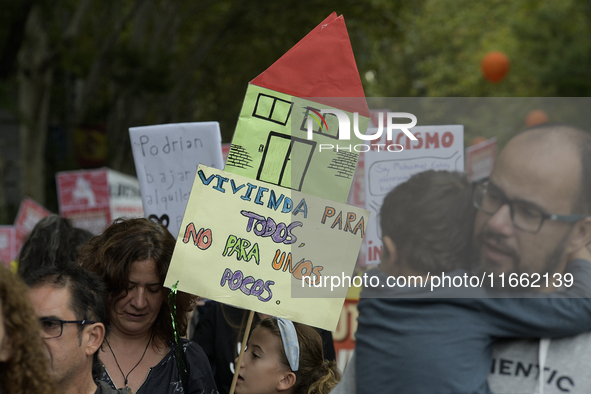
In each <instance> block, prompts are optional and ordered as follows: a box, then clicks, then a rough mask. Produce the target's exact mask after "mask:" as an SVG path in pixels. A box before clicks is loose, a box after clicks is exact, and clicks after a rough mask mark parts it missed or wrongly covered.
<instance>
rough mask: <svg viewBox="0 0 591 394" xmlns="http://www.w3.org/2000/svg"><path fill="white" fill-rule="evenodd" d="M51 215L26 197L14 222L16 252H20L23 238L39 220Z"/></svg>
mask: <svg viewBox="0 0 591 394" xmlns="http://www.w3.org/2000/svg"><path fill="white" fill-rule="evenodd" d="M49 215H51V212H50V211H48V210H47V209H46V208H45V207H44V206H42V205H41V204H39V203H37V202H36V201H35V200H32V199H30V198H28V197H26V198H25V199H24V200H23V201H22V202H21V206H20V208H19V209H18V213H17V215H16V219H15V220H14V228H15V233H16V251H17V253H18V252H19V251H20V248H21V245H22V244H23V242H24V240H25V238H26V237H27V235H29V233H30V232H31V231H33V228H34V227H35V225H36V224H37V223H39V221H40V220H41V219H43V218H44V217H46V216H49Z"/></svg>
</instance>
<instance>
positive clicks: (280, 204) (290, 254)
mask: <svg viewBox="0 0 591 394" xmlns="http://www.w3.org/2000/svg"><path fill="white" fill-rule="evenodd" d="M368 219H369V212H367V211H366V210H363V209H360V208H356V207H352V206H348V205H345V204H341V203H337V202H334V201H329V200H326V199H322V198H319V197H316V196H311V195H308V194H304V193H299V192H295V191H292V190H290V189H286V188H281V187H278V186H274V185H270V184H268V183H263V182H257V181H254V180H252V179H249V178H245V177H241V176H238V175H234V174H230V173H227V172H223V171H219V170H215V169H213V168H209V167H206V166H203V165H200V166H199V170H198V172H197V176H196V178H195V181H194V183H193V188H192V190H191V196H190V197H189V202H188V204H187V209H186V211H185V216H184V218H183V223H182V226H181V231H180V234H179V237H178V239H177V243H176V247H175V250H174V254H173V257H172V262H171V265H170V268H169V270H168V274H167V277H166V281H165V283H164V285H165V286H167V287H171V286H172V285H174V284H175V283H177V282H178V289H179V290H181V291H185V292H189V293H192V294H197V295H200V296H203V297H206V298H210V299H213V300H216V301H220V302H223V303H226V304H230V305H234V306H237V307H240V308H244V309H250V310H254V311H257V312H262V313H266V314H269V315H273V316H279V317H284V318H287V319H290V320H294V321H298V322H302V323H305V324H309V325H312V326H316V327H321V328H325V329H327V330H331V331H332V330H334V329H335V327H336V325H337V322H338V318H339V314H340V310H341V306H342V304H343V300H344V297H345V294H346V291H347V287H346V286H345V287H341V288H339V289H335V290H334V291H333V289H332V288H331V286H330V282H329V283H328V285H324V286H322V285H323V281H324V283H326V280H325V279H324V278H325V277H326V278H329V277H331V276H339V277H341V276H342V275H349V276H350V275H352V272H353V268H354V265H355V260H356V258H357V253H358V251H359V247H360V245H361V242H362V239H363V236H364V233H365V230H366V223H367V221H368ZM306 276H309V277H310V278H311V282H304V280H305V279H303V278H305V277H306ZM318 283H320V285H321V286H320V287H318V288H315V287H314V286H312V284H316V285H318ZM327 286H328V287H327ZM304 297H316V298H304ZM319 297H320V298H319Z"/></svg>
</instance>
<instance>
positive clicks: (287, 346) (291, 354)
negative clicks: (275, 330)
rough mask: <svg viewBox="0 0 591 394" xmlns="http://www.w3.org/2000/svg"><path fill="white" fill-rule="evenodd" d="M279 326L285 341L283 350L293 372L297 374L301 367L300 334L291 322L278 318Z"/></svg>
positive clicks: (282, 338)
mask: <svg viewBox="0 0 591 394" xmlns="http://www.w3.org/2000/svg"><path fill="white" fill-rule="evenodd" d="M277 325H278V326H279V331H280V332H281V340H282V341H283V349H284V350H285V355H286V356H287V361H288V362H289V366H290V368H291V370H292V371H293V372H297V370H298V369H299V366H300V343H299V342H298V334H297V333H296V329H295V326H294V325H293V323H292V322H291V321H290V320H287V319H283V318H281V317H278V318H277Z"/></svg>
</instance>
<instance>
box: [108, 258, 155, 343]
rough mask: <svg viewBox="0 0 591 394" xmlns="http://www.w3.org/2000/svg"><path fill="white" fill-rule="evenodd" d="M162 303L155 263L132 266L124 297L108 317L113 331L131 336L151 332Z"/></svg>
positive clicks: (141, 262) (138, 263) (149, 261)
mask: <svg viewBox="0 0 591 394" xmlns="http://www.w3.org/2000/svg"><path fill="white" fill-rule="evenodd" d="M163 301H164V292H163V289H162V283H160V278H159V277H158V272H157V271H156V263H155V262H154V260H143V261H136V262H134V263H132V264H131V267H130V271H129V288H128V289H127V295H126V296H125V297H123V298H121V299H119V300H117V302H115V305H114V308H113V311H112V313H111V320H112V324H113V329H115V330H118V331H119V332H121V333H124V334H127V335H132V336H133V335H141V334H145V333H146V332H150V331H151V329H152V325H153V324H154V321H155V320H156V317H157V316H158V313H159V312H160V307H161V306H162V302H163Z"/></svg>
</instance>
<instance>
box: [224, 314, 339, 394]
mask: <svg viewBox="0 0 591 394" xmlns="http://www.w3.org/2000/svg"><path fill="white" fill-rule="evenodd" d="M236 361H237V360H236ZM339 379H340V373H339V371H338V369H337V368H336V365H335V363H334V361H333V362H329V361H327V360H325V359H324V355H323V352H322V340H321V338H320V335H319V334H318V332H317V331H316V330H314V329H313V328H312V327H309V326H307V325H305V324H299V323H292V322H291V321H289V320H286V319H282V318H275V317H273V318H267V319H264V320H262V321H261V322H260V323H259V325H258V326H257V327H256V328H255V329H254V330H253V331H252V333H251V335H250V339H249V340H248V346H247V348H246V351H245V353H244V356H243V357H242V362H241V364H240V372H239V376H238V381H237V383H236V391H235V392H236V394H267V393H269V394H271V393H282V394H300V393H302V394H326V393H328V392H330V390H331V389H332V388H333V387H334V386H335V385H336V384H337V383H338V381H339Z"/></svg>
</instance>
